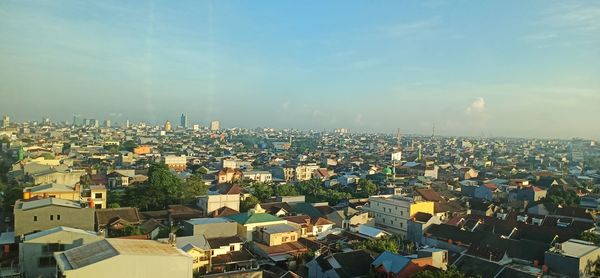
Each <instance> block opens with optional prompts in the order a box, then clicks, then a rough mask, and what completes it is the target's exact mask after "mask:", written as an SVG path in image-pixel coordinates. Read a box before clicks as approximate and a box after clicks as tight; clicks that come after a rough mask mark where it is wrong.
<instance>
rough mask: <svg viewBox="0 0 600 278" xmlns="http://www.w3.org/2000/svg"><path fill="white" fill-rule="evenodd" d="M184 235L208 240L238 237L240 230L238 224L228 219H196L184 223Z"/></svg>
mask: <svg viewBox="0 0 600 278" xmlns="http://www.w3.org/2000/svg"><path fill="white" fill-rule="evenodd" d="M183 233H184V234H185V235H187V236H196V235H204V236H206V237H207V238H216V237H231V236H235V235H237V233H238V229H237V223H236V222H234V221H232V220H229V219H227V218H222V217H219V218H196V219H190V220H187V221H184V222H183Z"/></svg>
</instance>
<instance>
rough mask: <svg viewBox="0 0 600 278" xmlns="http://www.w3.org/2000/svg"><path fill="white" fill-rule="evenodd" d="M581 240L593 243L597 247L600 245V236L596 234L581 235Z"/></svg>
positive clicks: (585, 233) (586, 233)
mask: <svg viewBox="0 0 600 278" xmlns="http://www.w3.org/2000/svg"><path fill="white" fill-rule="evenodd" d="M579 239H581V240H585V241H589V242H593V243H594V244H596V245H600V235H597V234H595V233H591V232H584V233H583V234H581V235H579Z"/></svg>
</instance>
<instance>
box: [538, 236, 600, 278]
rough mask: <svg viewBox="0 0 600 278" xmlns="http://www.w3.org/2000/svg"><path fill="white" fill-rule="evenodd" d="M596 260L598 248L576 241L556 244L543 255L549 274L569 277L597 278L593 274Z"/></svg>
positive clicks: (599, 252) (592, 244) (599, 253)
mask: <svg viewBox="0 0 600 278" xmlns="http://www.w3.org/2000/svg"><path fill="white" fill-rule="evenodd" d="M598 260H600V246H597V245H595V244H594V243H592V242H587V241H582V240H577V239H570V240H568V241H566V242H563V243H557V244H556V245H555V246H554V247H552V248H550V250H548V251H547V252H546V254H545V264H546V265H547V266H548V269H549V270H550V272H551V273H558V274H562V275H567V276H569V277H597V276H594V274H593V273H594V270H595V269H597V268H596V266H595V263H596V262H597V261H598Z"/></svg>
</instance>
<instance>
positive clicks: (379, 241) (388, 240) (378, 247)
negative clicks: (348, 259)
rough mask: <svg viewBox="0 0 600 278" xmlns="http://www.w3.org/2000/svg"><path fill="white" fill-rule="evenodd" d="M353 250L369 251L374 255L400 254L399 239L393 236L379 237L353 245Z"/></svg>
mask: <svg viewBox="0 0 600 278" xmlns="http://www.w3.org/2000/svg"><path fill="white" fill-rule="evenodd" d="M352 247H353V248H354V249H369V250H371V251H373V252H376V253H381V252H383V251H388V252H392V253H396V254H398V253H400V250H401V246H400V238H398V237H394V236H387V237H380V238H376V239H371V240H363V241H360V242H357V243H355V244H354V245H353V246H352Z"/></svg>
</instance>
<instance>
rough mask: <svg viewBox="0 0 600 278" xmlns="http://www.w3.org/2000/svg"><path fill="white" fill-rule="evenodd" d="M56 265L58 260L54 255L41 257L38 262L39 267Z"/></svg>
mask: <svg viewBox="0 0 600 278" xmlns="http://www.w3.org/2000/svg"><path fill="white" fill-rule="evenodd" d="M55 265H56V261H55V260H54V257H41V258H40V260H39V263H38V266H39V267H50V266H55Z"/></svg>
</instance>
